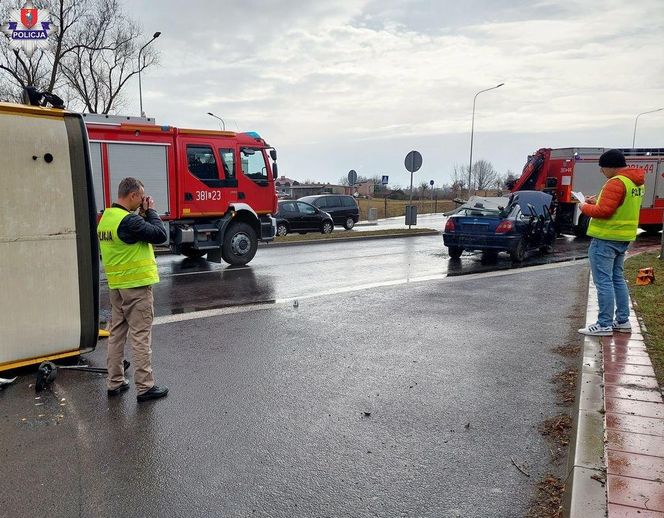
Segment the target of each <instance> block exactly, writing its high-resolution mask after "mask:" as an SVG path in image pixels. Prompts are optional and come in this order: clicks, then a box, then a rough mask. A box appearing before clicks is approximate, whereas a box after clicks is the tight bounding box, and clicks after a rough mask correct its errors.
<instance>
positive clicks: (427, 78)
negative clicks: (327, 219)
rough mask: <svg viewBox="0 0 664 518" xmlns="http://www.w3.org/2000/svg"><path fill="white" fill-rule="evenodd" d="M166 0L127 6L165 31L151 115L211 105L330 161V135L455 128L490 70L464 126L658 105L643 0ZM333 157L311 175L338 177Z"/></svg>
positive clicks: (351, 138) (186, 120)
mask: <svg viewBox="0 0 664 518" xmlns="http://www.w3.org/2000/svg"><path fill="white" fill-rule="evenodd" d="M501 4H502V3H501ZM176 5H180V3H179V2H177V3H175V2H172V1H170V0H164V1H163V2H161V3H160V10H161V11H160V13H161V14H157V15H156V16H155V17H151V16H149V15H148V11H151V10H152V7H151V6H152V3H151V2H136V3H134V4H132V6H133V7H132V10H134V12H135V15H136V16H137V17H139V19H140V20H141V21H142V22H143V25H144V26H146V30H147V32H150V31H151V30H152V29H153V28H154V29H155V30H162V31H163V32H164V36H162V38H160V40H159V47H160V49H161V52H162V66H161V68H159V69H157V70H152V71H150V72H149V74H146V75H144V78H143V79H144V89H145V90H146V91H150V90H155V91H158V92H159V94H160V96H159V97H158V98H157V97H155V96H152V97H148V95H149V94H146V99H150V104H149V106H148V111H149V113H150V115H157V117H158V119H159V120H163V121H164V122H168V123H171V124H179V125H186V126H203V125H205V126H208V127H213V126H214V124H216V123H215V121H212V120H211V119H210V118H209V117H206V115H205V113H206V112H207V111H213V112H215V113H219V114H220V115H222V116H223V117H225V118H226V117H228V118H230V119H233V120H237V121H238V122H239V125H240V126H241V127H244V128H250V129H258V130H259V131H261V133H262V134H266V135H269V138H270V141H271V142H272V143H274V144H275V145H282V146H287V147H288V148H293V149H294V148H296V147H297V149H298V153H299V154H300V155H303V156H305V157H306V160H310V161H311V160H315V159H316V158H317V157H316V156H315V155H316V153H319V152H320V151H317V152H316V153H314V152H313V146H316V147H317V149H320V148H319V147H318V146H320V145H321V144H324V143H325V142H328V143H330V149H331V150H332V149H333V153H334V155H335V156H336V157H338V159H339V160H341V155H343V153H344V151H343V145H344V142H346V143H349V142H355V141H363V142H368V141H381V142H382V145H383V146H385V147H394V146H395V145H398V144H399V143H400V142H402V141H403V140H404V139H417V138H418V137H419V138H421V137H425V136H431V135H439V136H445V135H463V136H464V138H465V136H466V135H467V134H468V131H469V126H470V115H471V110H472V101H473V96H474V95H475V93H476V92H477V91H479V90H481V89H484V88H487V87H490V86H492V85H494V84H497V83H499V82H505V83H506V84H505V86H504V87H502V88H500V89H498V90H496V91H492V92H487V93H484V94H482V95H481V96H479V97H478V99H477V111H476V120H475V121H476V130H477V131H478V132H485V133H487V134H492V133H495V134H498V133H508V134H509V133H514V134H517V133H518V134H524V133H526V134H527V133H532V134H534V135H535V134H545V133H548V134H553V133H556V134H560V133H562V132H566V131H567V132H571V133H573V132H576V131H579V132H581V133H580V134H583V132H584V131H586V130H592V129H593V128H595V129H597V130H598V131H599V130H604V129H606V128H609V127H620V126H621V125H626V126H629V125H631V124H632V123H633V122H632V121H633V118H634V116H635V114H636V113H638V112H639V111H643V110H645V109H649V108H652V107H659V105H660V104H661V103H662V87H661V79H662V77H664V63H662V60H661V56H660V54H661V45H660V36H659V35H660V34H661V28H662V25H663V24H664V11H662V9H661V6H660V4H659V1H658V0H644V1H642V2H639V3H638V5H636V4H634V5H632V4H631V3H630V2H628V1H627V0H625V1H619V0H607V1H604V2H601V3H599V2H581V1H571V2H566V3H564V4H562V3H559V2H551V1H539V2H534V3H533V2H525V1H523V2H522V1H520V0H519V1H518V2H510V3H509V4H508V5H500V6H497V5H496V3H495V2H491V1H488V0H472V1H470V2H467V3H466V4H465V8H463V9H462V8H461V7H459V5H460V4H457V3H452V2H433V1H424V0H408V1H407V2H404V1H403V0H401V1H397V0H381V1H380V2H377V1H369V0H367V1H351V0H343V1H337V2H334V3H329V2H313V3H309V4H301V3H299V2H294V1H273V2H259V1H258V0H252V1H249V2H247V1H244V2H239V1H231V2H225V3H224V7H223V8H220V7H219V4H218V3H216V2H211V1H202V0H201V1H194V2H190V8H188V9H186V10H182V9H181V8H179V9H178V8H176V7H175V6H176ZM176 11H177V13H178V15H177V16H175V17H174V16H173V12H176ZM147 20H149V21H150V27H149V28H148V27H147V24H146V21H147ZM153 101H154V102H153ZM658 103H659V104H658ZM659 127H660V128H661V127H662V125H661V124H660V126H659ZM658 145H661V143H659V144H658ZM530 151H532V150H530ZM464 153H465V151H464ZM460 155H461V153H459V156H460ZM281 156H282V157H283V156H284V154H283V153H282V155H281ZM488 158H489V159H490V158H491V157H488ZM287 160H288V159H287ZM514 160H515V161H516V156H515V158H514ZM304 161H305V159H302V158H301V157H298V158H297V160H294V161H293V164H295V163H298V164H300V163H302V162H304ZM519 161H522V160H521V159H519ZM332 166H334V167H335V168H337V167H339V166H338V165H337V164H333V163H328V164H325V165H323V166H322V167H321V169H322V171H321V174H326V175H328V179H329V178H330V175H334V179H336V178H338V177H339V175H338V174H336V172H335V173H331V172H328V171H327V170H326V169H327V168H328V167H332ZM300 167H301V166H300ZM512 167H514V166H512ZM292 174H295V173H292Z"/></svg>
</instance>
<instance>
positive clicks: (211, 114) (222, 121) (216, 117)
mask: <svg viewBox="0 0 664 518" xmlns="http://www.w3.org/2000/svg"><path fill="white" fill-rule="evenodd" d="M207 114H208V115H209V116H210V117H214V118H215V119H219V120H220V121H221V124H223V125H224V126H223V128H222V127H221V125H220V127H219V129H221V130H222V131H226V123H225V122H224V119H222V118H221V117H218V116H217V115H215V114H214V113H212V112H207Z"/></svg>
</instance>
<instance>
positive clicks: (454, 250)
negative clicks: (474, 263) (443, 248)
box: [447, 246, 463, 259]
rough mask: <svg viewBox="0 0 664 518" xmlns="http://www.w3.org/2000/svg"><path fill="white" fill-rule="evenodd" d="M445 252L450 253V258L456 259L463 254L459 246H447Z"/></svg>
mask: <svg viewBox="0 0 664 518" xmlns="http://www.w3.org/2000/svg"><path fill="white" fill-rule="evenodd" d="M447 253H448V254H450V257H451V258H452V259H458V258H459V257H461V254H463V248H461V247H460V246H448V247H447Z"/></svg>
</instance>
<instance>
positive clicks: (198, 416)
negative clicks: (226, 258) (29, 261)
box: [0, 243, 588, 518]
mask: <svg viewBox="0 0 664 518" xmlns="http://www.w3.org/2000/svg"><path fill="white" fill-rule="evenodd" d="M413 245H416V243H413ZM393 246H398V245H396V244H395V245H393ZM420 246H422V245H420ZM275 250H276V249H275ZM284 250H285V249H284ZM421 254H422V255H426V252H421ZM418 255H420V252H417V251H416V250H413V251H412V253H411V254H410V255H409V256H410V257H411V258H412V257H416V256H418ZM395 261H396V262H398V261H397V260H396V259H395ZM402 261H406V260H405V259H402ZM411 262H412V261H411ZM418 264H419V263H418ZM395 268H396V266H395ZM299 271H300V272H302V275H301V276H300V277H304V276H306V275H305V272H306V270H304V269H303V267H302V266H301V267H300V270H299ZM216 275H220V274H216ZM194 277H196V278H198V277H204V276H203V275H198V276H194ZM587 278H588V273H587V266H586V265H585V264H578V263H577V264H574V265H571V266H563V267H556V268H549V269H546V270H534V271H533V270H519V271H517V272H510V273H509V274H507V275H501V276H493V277H486V276H480V277H456V278H449V279H443V280H431V281H426V282H413V283H409V284H403V285H399V286H385V287H374V288H371V289H366V290H360V291H355V292H350V293H341V294H335V295H327V296H321V297H314V298H310V299H304V300H302V301H300V303H299V306H298V307H297V308H296V307H294V306H293V304H292V303H288V304H286V303H283V304H274V305H266V306H263V308H262V309H260V310H249V311H243V312H240V313H235V314H227V315H220V316H217V317H213V318H206V319H195V320H186V321H181V322H174V323H169V324H161V325H157V326H155V328H154V368H155V372H156V376H157V380H158V382H160V383H167V384H168V385H169V386H170V388H171V394H170V395H169V396H168V398H166V399H165V400H161V401H156V402H152V403H148V404H144V405H141V406H139V405H137V403H136V400H135V397H134V396H135V392H134V391H133V389H132V390H130V391H129V392H128V393H126V394H125V395H124V396H123V397H121V398H117V399H112V400H107V398H106V396H105V392H104V390H105V386H104V380H103V378H102V377H101V376H99V375H90V374H83V373H76V372H71V371H69V372H62V373H60V374H59V376H58V378H57V380H56V382H55V384H54V385H53V390H52V392H51V391H49V392H46V393H44V394H43V396H41V399H40V400H35V399H34V397H35V394H34V392H33V389H32V388H30V386H29V383H30V382H31V381H32V380H31V378H29V377H24V378H22V379H21V380H20V381H19V382H18V383H17V384H16V385H15V386H12V387H10V388H9V389H7V390H5V391H3V392H2V393H0V408H1V411H0V412H1V413H0V418H1V419H0V437H2V443H1V446H0V455H1V457H2V462H1V464H2V470H3V478H2V479H0V488H1V489H2V491H0V509H2V511H3V513H2V514H3V515H6V516H58V517H70V516H71V517H73V516H81V517H111V516H113V517H116V516H126V517H164V516H169V517H170V516H178V517H179V516H182V517H190V516H201V517H203V516H205V517H208V516H233V517H234V516H239V517H245V516H262V517H314V516H333V517H338V516H348V517H374V516H380V517H394V516H408V517H464V518H466V517H471V518H472V517H488V516H491V517H493V516H496V517H504V518H509V517H519V516H523V515H524V513H525V510H526V508H527V505H528V501H529V498H530V497H531V494H532V492H533V491H534V489H533V484H534V483H535V481H536V480H537V479H538V478H539V477H540V476H542V475H544V474H545V473H547V472H549V471H550V470H552V469H553V470H554V471H555V469H556V468H555V467H552V466H551V464H550V453H549V445H548V444H547V442H546V441H545V439H544V438H543V437H542V436H541V435H540V434H539V433H538V431H537V427H538V424H539V423H540V422H541V421H542V420H543V419H544V418H545V417H549V416H552V415H555V414H557V413H559V412H560V410H561V409H560V408H559V407H557V405H556V402H555V396H554V393H553V392H554V391H553V387H552V385H551V383H550V379H551V377H552V376H553V375H554V374H555V373H556V372H558V371H559V370H561V369H562V368H563V366H564V360H563V359H561V358H560V357H559V356H557V355H556V354H555V353H553V352H552V351H551V348H552V347H553V346H557V345H561V344H565V343H569V342H570V341H576V340H579V338H578V336H577V335H576V333H575V332H574V330H575V329H576V327H577V326H578V325H580V323H581V322H582V321H583V318H584V313H585V312H584V306H585V298H586V285H587ZM178 282H180V281H178ZM284 282H286V281H284ZM303 282H304V281H303ZM307 282H309V281H307ZM290 284H296V281H295V279H290ZM290 284H289V283H286V285H290ZM222 287H223V286H222ZM220 288H221V287H220ZM280 289H281V288H280V287H278V286H275V287H274V291H275V292H277V291H278V290H280ZM194 291H195V290H194ZM543 293H545V294H546V295H545V296H543ZM249 298H250V297H249ZM104 353H105V347H104V345H103V343H102V344H101V345H100V347H99V348H98V349H97V351H95V352H94V353H92V354H91V355H90V360H91V361H92V362H93V363H95V364H103V358H104ZM36 405H39V406H36ZM368 414H370V415H368ZM511 457H513V458H514V459H515V461H516V462H518V463H519V464H520V465H522V466H524V467H525V469H526V470H527V471H528V472H529V473H530V474H531V478H526V477H525V476H524V475H523V474H522V473H520V472H519V471H518V470H517V469H516V468H515V467H514V466H513V464H512V462H511ZM557 469H558V470H561V468H560V467H558V468H557Z"/></svg>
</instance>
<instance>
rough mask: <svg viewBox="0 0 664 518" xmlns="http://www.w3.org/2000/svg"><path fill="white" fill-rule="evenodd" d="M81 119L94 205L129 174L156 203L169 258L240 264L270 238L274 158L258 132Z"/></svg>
mask: <svg viewBox="0 0 664 518" xmlns="http://www.w3.org/2000/svg"><path fill="white" fill-rule="evenodd" d="M84 119H85V123H86V127H87V130H88V135H89V140H90V155H91V161H92V169H93V179H94V183H95V195H96V201H97V207H100V208H102V209H103V208H104V207H110V206H111V204H112V203H113V200H114V199H115V196H116V193H117V187H118V184H119V182H120V181H121V180H122V179H123V178H124V177H127V176H133V177H135V178H137V179H139V180H141V181H142V182H143V184H144V185H145V192H146V194H148V195H150V196H152V197H153V198H154V199H155V203H156V209H157V211H158V212H159V214H160V215H161V217H162V220H163V221H164V223H165V224H166V225H167V226H168V231H169V232H168V234H169V240H168V242H167V243H164V245H167V246H169V247H170V249H171V251H172V252H173V253H176V254H182V255H185V256H187V257H192V258H198V257H203V256H204V255H206V254H207V259H208V260H209V261H214V262H221V260H222V259H223V260H224V261H225V262H227V263H229V264H231V265H244V264H247V263H248V262H249V261H251V260H252V259H253V257H254V255H255V254H256V250H257V247H258V241H259V240H262V241H271V240H273V239H274V236H275V230H276V222H275V220H274V218H273V217H272V215H273V214H274V213H275V212H276V211H277V195H276V190H275V186H274V179H275V176H276V174H277V165H276V159H277V153H276V150H275V149H274V148H272V147H270V146H269V145H268V144H267V143H266V142H265V141H264V140H263V139H262V138H261V137H260V136H259V135H258V134H257V133H253V132H249V133H234V132H230V131H210V130H193V129H180V128H174V127H172V126H158V125H156V124H155V123H154V120H153V119H145V118H138V117H120V116H107V115H90V114H85V115H84ZM270 159H271V160H270ZM100 214H101V211H100Z"/></svg>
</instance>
